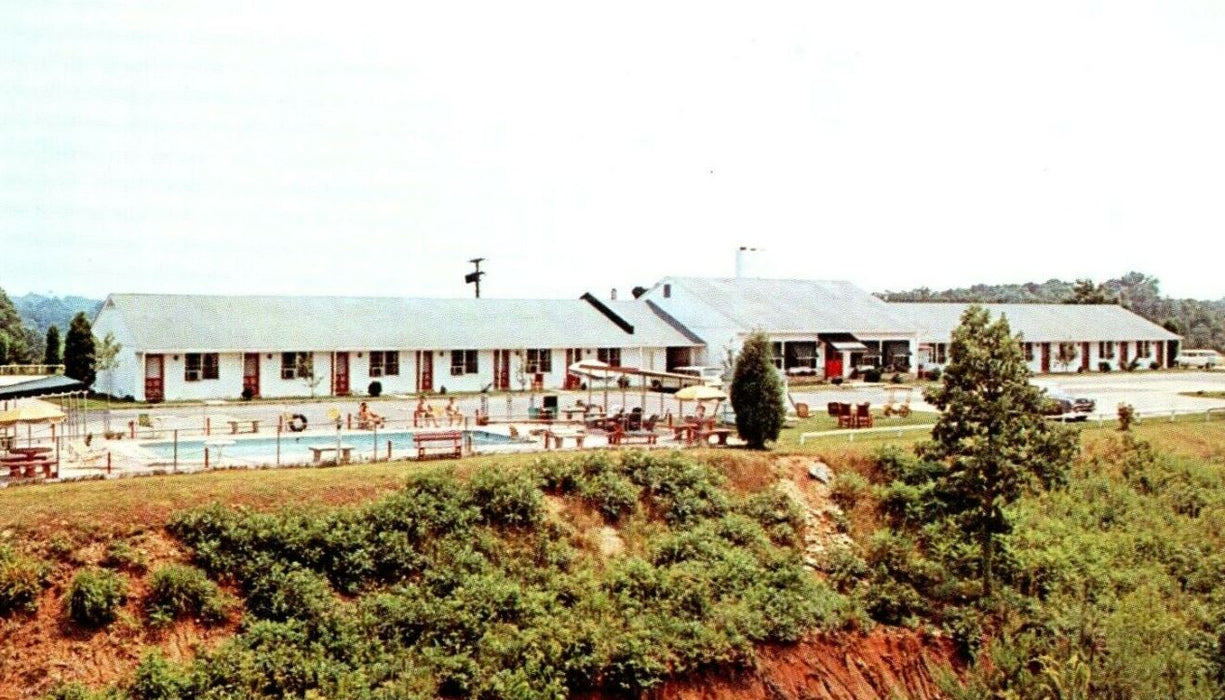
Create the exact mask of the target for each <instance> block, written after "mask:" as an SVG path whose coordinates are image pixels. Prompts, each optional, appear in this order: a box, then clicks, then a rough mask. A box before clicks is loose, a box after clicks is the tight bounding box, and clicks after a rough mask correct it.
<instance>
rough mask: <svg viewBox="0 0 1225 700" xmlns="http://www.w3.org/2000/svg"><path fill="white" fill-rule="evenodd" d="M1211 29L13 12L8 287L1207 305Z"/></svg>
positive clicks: (1212, 282)
mask: <svg viewBox="0 0 1225 700" xmlns="http://www.w3.org/2000/svg"><path fill="white" fill-rule="evenodd" d="M1223 85H1225V3H1222V2H1220V1H1219V0H1164V1H1154V2H1130V1H1128V0H1122V1H1120V0H1101V1H1099V2H1077V1H1075V0H1057V1H1055V2H1041V1H1039V2H1024V3H1021V2H1012V3H995V2H982V1H981V0H973V1H968V2H923V3H917V2H913V1H912V0H907V1H904V2H894V1H892V0H884V1H878V2H821V1H815V2H814V1H811V0H810V1H804V2H795V3H776V2H761V3H721V2H692V3H689V2H632V1H631V2H625V1H623V2H617V3H599V4H596V3H585V2H573V1H568V2H558V3H555V4H541V3H537V2H531V1H530V0H524V1H522V2H489V3H468V2H395V3H391V2H388V3H385V4H370V3H360V2H346V3H331V4H324V5H318V4H311V3H308V2H283V3H282V2H251V1H249V0H243V1H240V2H235V1H230V0H209V2H197V1H193V2H183V1H178V0H158V1H157V2H147V1H146V0H140V1H138V2H93V1H89V2H55V1H54V0H38V1H37V2H30V1H27V0H0V239H2V244H0V287H3V288H4V289H5V290H6V291H7V292H8V293H9V294H10V295H13V294H22V293H25V292H29V291H36V292H48V291H53V292H55V293H59V294H67V293H76V294H86V295H91V296H102V295H105V294H106V293H108V292H112V291H129V292H136V291H147V292H185V293H187V292H191V293H274V294H354V295H357V294H361V295H368V294H369V295H393V296H442V297H453V296H467V295H470V294H471V288H470V287H465V285H464V284H463V275H464V273H465V272H467V271H468V269H469V265H468V263H467V259H468V258H471V257H475V256H484V257H486V258H488V261H487V262H486V263H485V265H484V266H485V268H486V269H487V270H488V275H487V277H486V278H485V282H484V285H483V292H484V294H485V295H486V296H499V297H535V296H546V297H574V296H578V295H579V294H581V293H582V292H584V291H589V290H590V291H592V292H594V293H596V294H598V295H600V296H604V295H606V294H607V293H608V290H609V288H611V287H617V288H619V289H620V290H621V294H622V295H623V296H626V297H628V292H629V290H630V288H631V287H632V286H634V285H636V284H642V285H649V284H651V283H653V282H654V281H656V280H657V279H658V278H660V277H662V276H664V275H696V276H730V275H731V274H732V272H733V266H734V253H733V251H734V249H735V248H736V247H737V246H740V245H750V246H757V247H759V248H764V249H765V250H766V254H765V257H764V258H763V263H764V265H763V267H764V268H765V271H766V272H767V273H769V274H770V275H775V276H788V277H812V278H827V279H846V280H850V281H852V282H855V283H857V284H858V285H860V286H861V287H864V288H866V289H868V290H872V291H883V290H886V289H893V290H898V289H908V288H912V287H917V286H923V285H926V286H929V287H932V288H936V289H943V288H947V287H951V286H961V285H967V284H972V283H976V282H1024V281H1031V280H1032V281H1042V280H1045V279H1048V278H1052V277H1058V278H1062V279H1073V278H1078V277H1090V278H1093V279H1095V280H1097V281H1103V280H1105V279H1108V278H1110V277H1116V276H1119V275H1122V274H1123V273H1125V272H1127V271H1129V270H1138V271H1142V272H1145V273H1148V274H1151V275H1155V276H1156V277H1158V278H1159V279H1160V280H1161V288H1162V291H1163V292H1165V293H1166V294H1169V295H1171V296H1192V297H1198V298H1213V299H1216V298H1222V297H1225V274H1222V273H1221V270H1222V256H1221V250H1222V246H1221V242H1222V240H1223V236H1222V233H1223V232H1225V195H1223V193H1225V89H1222V86H1223Z"/></svg>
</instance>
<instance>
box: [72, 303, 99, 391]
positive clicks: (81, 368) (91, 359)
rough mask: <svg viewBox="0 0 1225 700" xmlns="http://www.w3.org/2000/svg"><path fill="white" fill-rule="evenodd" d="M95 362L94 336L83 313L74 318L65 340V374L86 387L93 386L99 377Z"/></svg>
mask: <svg viewBox="0 0 1225 700" xmlns="http://www.w3.org/2000/svg"><path fill="white" fill-rule="evenodd" d="M95 362H96V357H95V350H94V334H93V331H92V330H91V329H90V326H89V319H87V318H85V312H83V311H82V312H79V313H78V314H77V315H76V316H73V317H72V323H70V324H69V325H68V335H67V336H66V337H65V338H64V374H65V375H66V376H69V377H72V378H73V379H79V380H80V381H81V382H83V383H84V384H85V386H93V384H94V379H95V378H96V377H97V370H96V369H95V367H96V365H95Z"/></svg>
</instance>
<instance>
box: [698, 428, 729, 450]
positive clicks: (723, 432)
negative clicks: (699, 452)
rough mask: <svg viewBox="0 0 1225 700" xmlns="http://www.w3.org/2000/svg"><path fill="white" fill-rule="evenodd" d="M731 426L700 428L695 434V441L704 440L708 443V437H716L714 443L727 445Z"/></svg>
mask: <svg viewBox="0 0 1225 700" xmlns="http://www.w3.org/2000/svg"><path fill="white" fill-rule="evenodd" d="M731 434H732V431H731V428H710V429H708V430H700V431H698V433H697V434H696V436H695V438H694V440H695V441H696V442H704V443H706V444H710V438H712V437H713V438H716V444H718V445H720V446H726V445H727V438H728V437H729V436H731Z"/></svg>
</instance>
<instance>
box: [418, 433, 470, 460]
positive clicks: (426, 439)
mask: <svg viewBox="0 0 1225 700" xmlns="http://www.w3.org/2000/svg"><path fill="white" fill-rule="evenodd" d="M413 447H416V448H417V459H419V460H420V459H425V457H426V451H427V450H435V451H436V452H434V453H433V454H432V456H435V457H455V458H459V457H463V456H464V434H463V432H462V431H459V430H443V431H441V432H430V433H413ZM437 450H441V452H437Z"/></svg>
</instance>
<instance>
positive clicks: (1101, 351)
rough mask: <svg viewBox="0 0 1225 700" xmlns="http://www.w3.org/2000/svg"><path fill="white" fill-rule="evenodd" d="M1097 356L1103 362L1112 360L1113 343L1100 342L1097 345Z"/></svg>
mask: <svg viewBox="0 0 1225 700" xmlns="http://www.w3.org/2000/svg"><path fill="white" fill-rule="evenodd" d="M1097 355H1098V357H1100V358H1102V359H1104V360H1113V359H1114V341H1113V340H1102V341H1099V342H1098V344H1097Z"/></svg>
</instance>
